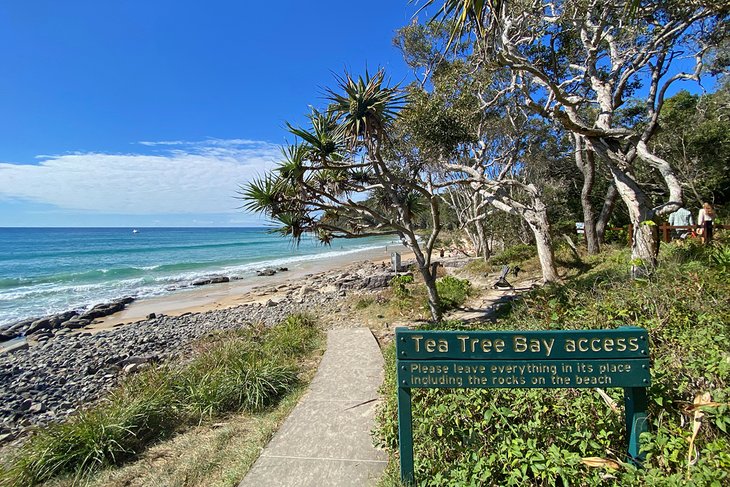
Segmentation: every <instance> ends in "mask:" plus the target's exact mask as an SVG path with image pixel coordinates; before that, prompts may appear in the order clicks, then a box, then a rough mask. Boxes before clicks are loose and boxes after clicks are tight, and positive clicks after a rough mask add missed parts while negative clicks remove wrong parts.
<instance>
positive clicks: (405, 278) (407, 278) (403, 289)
mask: <svg viewBox="0 0 730 487" xmlns="http://www.w3.org/2000/svg"><path fill="white" fill-rule="evenodd" d="M411 283H413V276H412V275H410V274H404V275H402V276H395V277H393V278H392V279H391V280H390V282H389V283H388V284H389V285H390V288H391V289H392V290H393V295H394V296H395V297H396V298H400V299H403V298H407V297H409V296H410V295H411V292H410V290H409V289H408V287H407V285H408V284H411Z"/></svg>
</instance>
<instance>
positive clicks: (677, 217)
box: [669, 208, 694, 239]
mask: <svg viewBox="0 0 730 487" xmlns="http://www.w3.org/2000/svg"><path fill="white" fill-rule="evenodd" d="M669 225H670V226H672V227H691V226H692V225H694V222H693V221H692V212H691V211H689V210H688V209H687V208H680V209H678V210H677V211H675V212H674V213H672V214H671V215H669ZM690 230H691V229H689V228H675V229H673V230H672V235H674V238H681V239H685V238H687V236H688V235H689V233H690Z"/></svg>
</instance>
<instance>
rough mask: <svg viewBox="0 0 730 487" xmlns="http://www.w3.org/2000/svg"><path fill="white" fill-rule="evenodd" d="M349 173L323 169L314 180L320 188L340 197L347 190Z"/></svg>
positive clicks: (341, 170)
mask: <svg viewBox="0 0 730 487" xmlns="http://www.w3.org/2000/svg"><path fill="white" fill-rule="evenodd" d="M347 177H348V172H347V171H346V170H345V169H323V170H320V171H317V173H316V174H315V175H314V177H313V179H314V181H316V183H317V184H318V185H319V187H320V188H322V189H324V190H325V191H327V192H329V193H331V194H335V195H339V194H341V193H342V192H344V191H345V189H346V188H347Z"/></svg>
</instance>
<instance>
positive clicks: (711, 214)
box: [697, 202, 715, 235]
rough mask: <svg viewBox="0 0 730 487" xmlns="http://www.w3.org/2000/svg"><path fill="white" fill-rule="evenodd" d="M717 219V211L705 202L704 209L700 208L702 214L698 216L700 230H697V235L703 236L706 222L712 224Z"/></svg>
mask: <svg viewBox="0 0 730 487" xmlns="http://www.w3.org/2000/svg"><path fill="white" fill-rule="evenodd" d="M714 219H715V209H714V208H713V207H712V205H711V204H709V203H707V202H705V203H702V208H700V212H699V214H698V215H697V225H699V227H700V228H699V229H698V230H697V233H698V234H699V235H702V234H703V233H704V231H705V222H711V221H712V220H714Z"/></svg>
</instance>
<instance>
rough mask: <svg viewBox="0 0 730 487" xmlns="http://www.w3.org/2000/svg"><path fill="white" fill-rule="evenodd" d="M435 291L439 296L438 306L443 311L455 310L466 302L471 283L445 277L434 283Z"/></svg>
mask: <svg viewBox="0 0 730 487" xmlns="http://www.w3.org/2000/svg"><path fill="white" fill-rule="evenodd" d="M436 291H437V292H438V295H439V300H440V303H439V304H440V306H441V309H442V310H443V311H448V310H450V309H455V308H458V307H459V306H461V305H462V304H464V302H466V298H468V297H469V294H470V293H471V283H470V282H469V281H468V280H466V279H459V278H457V277H453V276H445V277H442V278H441V279H439V280H437V281H436Z"/></svg>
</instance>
